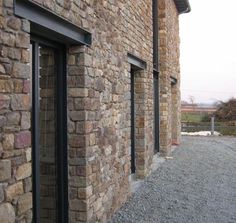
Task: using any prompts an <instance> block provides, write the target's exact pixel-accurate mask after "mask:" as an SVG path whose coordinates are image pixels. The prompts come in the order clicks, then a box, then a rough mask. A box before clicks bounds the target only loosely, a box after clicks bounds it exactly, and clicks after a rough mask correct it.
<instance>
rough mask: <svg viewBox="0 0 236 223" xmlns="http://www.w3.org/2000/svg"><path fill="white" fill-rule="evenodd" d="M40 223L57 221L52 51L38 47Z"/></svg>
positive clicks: (54, 73) (54, 74) (54, 77)
mask: <svg viewBox="0 0 236 223" xmlns="http://www.w3.org/2000/svg"><path fill="white" fill-rule="evenodd" d="M39 66H40V67H39V96H40V99H39V100H40V103H39V106H40V108H39V109H40V112H39V116H40V117H39V118H40V120H39V124H40V130H39V131H40V136H39V137H40V139H39V141H40V145H39V149H40V160H39V162H40V222H41V223H54V222H57V219H56V216H57V206H58V204H57V203H58V202H57V175H58V173H57V166H56V163H57V145H56V125H57V122H56V118H57V113H56V111H57V109H56V94H55V92H56V66H55V52H54V50H53V49H51V48H48V47H45V46H40V48H39Z"/></svg>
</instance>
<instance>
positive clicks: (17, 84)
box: [13, 79, 23, 93]
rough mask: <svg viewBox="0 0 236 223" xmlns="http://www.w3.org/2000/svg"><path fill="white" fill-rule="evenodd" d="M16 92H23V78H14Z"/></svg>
mask: <svg viewBox="0 0 236 223" xmlns="http://www.w3.org/2000/svg"><path fill="white" fill-rule="evenodd" d="M13 83H14V92H15V93H22V90H23V81H22V80H19V79H16V80H14V82H13Z"/></svg>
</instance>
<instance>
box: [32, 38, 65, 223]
mask: <svg viewBox="0 0 236 223" xmlns="http://www.w3.org/2000/svg"><path fill="white" fill-rule="evenodd" d="M31 49H32V50H31V52H32V60H31V61H32V63H31V65H32V66H31V67H32V142H33V144H32V146H33V148H32V155H33V156H32V157H33V219H34V220H33V221H34V222H35V223H44V222H45V223H46V222H50V223H66V222H68V195H67V194H68V190H67V185H68V180H67V175H68V174H67V137H66V135H67V129H66V128H67V112H66V111H67V109H66V105H67V103H66V69H65V55H66V52H65V48H64V47H63V46H62V45H59V44H56V43H54V42H50V41H47V40H44V39H41V38H37V37H31Z"/></svg>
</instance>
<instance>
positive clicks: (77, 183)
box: [69, 176, 87, 188]
mask: <svg viewBox="0 0 236 223" xmlns="http://www.w3.org/2000/svg"><path fill="white" fill-rule="evenodd" d="M69 185H70V186H73V187H80V188H84V187H86V186H87V179H86V178H85V177H81V176H73V177H69Z"/></svg>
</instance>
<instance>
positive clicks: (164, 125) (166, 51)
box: [159, 0, 180, 155]
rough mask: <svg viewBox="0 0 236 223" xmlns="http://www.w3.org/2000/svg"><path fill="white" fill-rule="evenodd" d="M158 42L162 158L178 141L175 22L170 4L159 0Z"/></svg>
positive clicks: (177, 65)
mask: <svg viewBox="0 0 236 223" xmlns="http://www.w3.org/2000/svg"><path fill="white" fill-rule="evenodd" d="M159 38H160V39H159V43H160V45H159V55H160V58H159V63H160V64H159V66H160V129H161V130H160V131H161V132H160V144H161V148H160V150H161V153H162V154H163V155H166V154H168V153H169V152H170V148H171V145H172V142H173V143H175V144H176V143H179V141H180V66H179V42H180V41H179V20H178V12H177V10H176V6H175V4H174V1H172V0H159ZM171 77H173V78H175V79H176V80H177V83H176V84H174V85H171Z"/></svg>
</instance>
